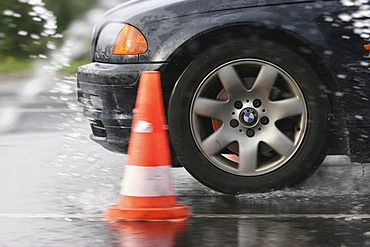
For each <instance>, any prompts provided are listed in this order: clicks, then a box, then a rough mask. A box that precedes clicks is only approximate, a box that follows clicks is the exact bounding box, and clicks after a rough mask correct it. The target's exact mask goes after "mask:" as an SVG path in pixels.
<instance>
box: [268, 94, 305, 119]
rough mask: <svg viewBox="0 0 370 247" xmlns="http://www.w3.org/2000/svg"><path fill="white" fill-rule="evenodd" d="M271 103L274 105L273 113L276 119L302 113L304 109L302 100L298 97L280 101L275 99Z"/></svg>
mask: <svg viewBox="0 0 370 247" xmlns="http://www.w3.org/2000/svg"><path fill="white" fill-rule="evenodd" d="M271 104H272V105H273V107H274V111H273V112H272V114H273V115H274V117H275V119H276V120H279V119H284V118H287V117H293V116H298V115H301V114H302V113H303V111H304V106H303V103H302V100H301V99H299V98H298V97H293V98H289V99H284V100H280V101H273V102H271Z"/></svg>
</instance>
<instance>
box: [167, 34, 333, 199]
mask: <svg viewBox="0 0 370 247" xmlns="http://www.w3.org/2000/svg"><path fill="white" fill-rule="evenodd" d="M272 48H273V49H272ZM236 59H260V60H264V61H268V62H270V63H272V64H275V65H277V66H278V67H280V68H281V69H283V70H284V71H285V72H287V73H288V74H289V75H290V76H291V77H292V78H293V79H294V80H295V81H296V82H297V84H298V85H299V87H300V89H301V91H302V93H303V96H304V98H305V100H306V106H307V111H308V112H307V119H308V121H307V129H306V133H305V136H304V139H303V142H302V143H301V145H300V147H299V149H298V150H297V151H296V153H295V154H294V156H293V157H291V158H290V159H289V160H288V161H287V162H286V164H284V165H283V166H282V167H280V168H279V169H277V170H274V171H272V172H270V173H267V174H264V175H259V176H239V175H235V174H231V173H228V172H226V171H223V170H221V169H220V168H218V167H217V166H215V165H214V164H212V163H211V162H210V161H209V160H208V159H207V158H206V157H204V156H203V154H202V151H201V150H199V148H198V146H197V144H196V142H195V140H194V139H193V137H192V132H191V128H190V109H191V104H192V101H193V100H192V99H193V97H194V94H195V92H196V90H197V88H198V87H199V84H200V83H201V82H202V81H203V79H204V78H205V77H206V76H207V75H208V74H209V73H210V72H211V71H213V70H214V69H215V68H217V67H219V66H220V65H222V64H225V63H227V62H230V61H233V60H236ZM320 88H322V87H321V82H320V80H319V78H318V76H317V75H316V73H315V72H314V69H313V68H312V67H311V66H310V65H309V63H308V62H306V61H305V60H304V59H303V58H302V57H301V54H299V53H297V52H296V51H293V50H292V49H290V48H289V47H287V46H285V45H282V44H278V43H270V42H260V41H258V40H238V41H233V42H229V43H226V44H223V45H220V46H215V47H213V48H210V49H208V50H206V51H205V52H203V53H202V54H201V55H200V56H199V57H198V58H197V59H195V60H194V61H193V62H192V63H191V64H190V65H189V66H188V68H187V69H186V70H185V71H184V73H183V74H182V75H181V77H180V78H179V80H178V81H177V83H176V85H175V88H174V91H173V93H172V95H171V99H170V104H169V114H168V116H169V120H168V121H169V132H170V138H171V142H172V144H173V145H174V149H175V152H176V154H177V157H178V159H179V161H180V162H181V163H182V164H183V166H184V167H185V168H186V169H187V170H188V171H189V172H190V173H191V174H192V175H193V176H194V177H195V178H196V179H198V180H199V181H200V182H201V183H203V184H205V185H206V186H208V187H210V188H213V189H215V190H218V191H221V192H225V193H230V194H235V193H243V192H260V191H268V190H272V189H280V188H284V187H288V186H293V185H295V184H297V183H299V182H301V181H303V180H305V179H306V178H308V177H309V176H310V175H311V174H312V173H313V172H314V171H315V170H316V169H317V167H318V166H319V165H320V164H321V162H322V160H323V158H324V157H325V154H326V152H325V148H326V147H325V145H326V140H327V129H328V126H327V120H326V119H327V104H328V103H327V101H326V99H325V95H324V94H323V93H322V92H321V90H320Z"/></svg>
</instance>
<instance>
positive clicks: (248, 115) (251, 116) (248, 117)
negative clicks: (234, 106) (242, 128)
mask: <svg viewBox="0 0 370 247" xmlns="http://www.w3.org/2000/svg"><path fill="white" fill-rule="evenodd" d="M254 118H255V117H254V114H253V113H252V112H246V113H245V114H244V121H245V122H246V123H248V124H251V123H253V122H254Z"/></svg>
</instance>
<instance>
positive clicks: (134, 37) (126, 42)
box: [112, 24, 148, 55]
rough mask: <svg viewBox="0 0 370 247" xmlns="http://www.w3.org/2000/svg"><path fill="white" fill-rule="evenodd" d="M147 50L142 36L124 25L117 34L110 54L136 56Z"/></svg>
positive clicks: (146, 44) (132, 28)
mask: <svg viewBox="0 0 370 247" xmlns="http://www.w3.org/2000/svg"><path fill="white" fill-rule="evenodd" d="M147 50H148V43H147V41H146V39H145V37H144V35H143V34H142V33H141V32H140V31H139V30H138V29H137V28H135V27H133V26H131V25H128V24H126V25H125V26H124V27H123V28H122V30H121V31H120V32H119V34H118V36H117V38H116V41H115V42H114V47H113V51H112V54H114V55H138V54H143V53H145V52H146V51H147Z"/></svg>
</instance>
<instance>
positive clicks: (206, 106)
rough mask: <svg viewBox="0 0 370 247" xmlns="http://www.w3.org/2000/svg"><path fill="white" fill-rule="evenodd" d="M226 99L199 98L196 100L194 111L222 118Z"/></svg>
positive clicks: (210, 116) (206, 115)
mask: <svg viewBox="0 0 370 247" xmlns="http://www.w3.org/2000/svg"><path fill="white" fill-rule="evenodd" d="M225 105H226V102H225V101H220V100H212V99H207V98H197V99H196V100H195V102H194V112H195V113H196V114H198V115H201V116H204V117H209V118H216V119H219V120H222V119H221V118H222V116H223V112H224V111H223V110H222V108H223V107H224V106H225Z"/></svg>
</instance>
